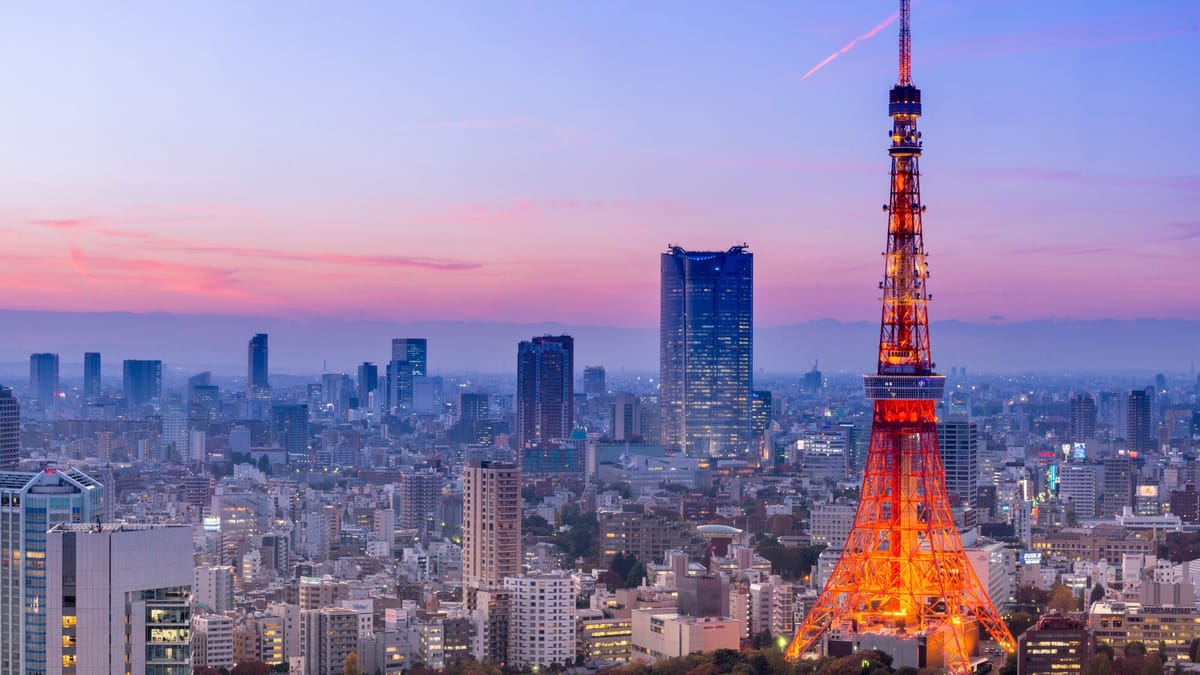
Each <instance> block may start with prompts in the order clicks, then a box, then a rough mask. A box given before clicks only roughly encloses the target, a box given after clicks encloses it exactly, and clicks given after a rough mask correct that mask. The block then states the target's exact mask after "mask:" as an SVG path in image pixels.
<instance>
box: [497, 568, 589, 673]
mask: <svg viewBox="0 0 1200 675" xmlns="http://www.w3.org/2000/svg"><path fill="white" fill-rule="evenodd" d="M504 588H505V590H507V591H508V593H509V601H508V602H509V605H508V607H509V617H508V663H509V664H511V665H512V666H514V667H516V668H524V667H530V666H531V667H533V668H547V667H549V666H550V664H552V663H557V664H565V663H571V662H573V661H574V659H575V584H574V582H573V581H572V579H571V577H570V576H568V575H567V574H565V573H563V572H561V571H560V572H557V573H554V572H551V573H531V574H527V575H520V576H511V577H508V578H506V579H505V580H504Z"/></svg>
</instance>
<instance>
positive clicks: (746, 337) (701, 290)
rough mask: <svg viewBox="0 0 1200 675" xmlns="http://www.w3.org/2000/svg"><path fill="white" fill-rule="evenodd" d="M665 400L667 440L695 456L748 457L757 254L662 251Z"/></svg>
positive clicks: (661, 382) (736, 249)
mask: <svg viewBox="0 0 1200 675" xmlns="http://www.w3.org/2000/svg"><path fill="white" fill-rule="evenodd" d="M660 319H661V322H660V332H659V392H658V400H659V408H660V415H661V418H662V440H663V443H664V444H665V445H667V446H668V447H674V448H676V449H678V450H680V451H682V452H683V453H685V454H687V455H689V456H694V457H740V456H744V455H745V454H746V453H748V452H749V450H750V446H751V415H750V409H751V395H750V388H751V375H752V373H753V338H754V256H753V254H751V253H748V252H747V251H746V246H744V245H743V246H734V247H733V248H731V249H729V250H728V251H686V250H684V249H683V248H680V247H678V246H672V247H671V248H670V249H668V250H667V252H666V253H663V254H662V304H661V315H660Z"/></svg>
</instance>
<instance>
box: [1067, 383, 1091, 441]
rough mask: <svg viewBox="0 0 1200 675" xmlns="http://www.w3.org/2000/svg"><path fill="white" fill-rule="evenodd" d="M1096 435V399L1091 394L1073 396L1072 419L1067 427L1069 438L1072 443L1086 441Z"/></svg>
mask: <svg viewBox="0 0 1200 675" xmlns="http://www.w3.org/2000/svg"><path fill="white" fill-rule="evenodd" d="M1095 436H1096V399H1094V398H1092V397H1091V396H1090V395H1089V394H1078V395H1076V396H1072V397H1071V420H1070V424H1069V426H1068V428H1067V440H1068V441H1070V442H1071V443H1086V442H1087V441H1090V440H1091V439H1092V438H1094V437H1095Z"/></svg>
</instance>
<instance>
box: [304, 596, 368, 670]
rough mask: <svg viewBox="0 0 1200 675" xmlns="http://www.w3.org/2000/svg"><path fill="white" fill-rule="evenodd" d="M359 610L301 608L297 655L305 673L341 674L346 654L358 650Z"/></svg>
mask: <svg viewBox="0 0 1200 675" xmlns="http://www.w3.org/2000/svg"><path fill="white" fill-rule="evenodd" d="M358 635H359V616H358V612H356V611H354V610H351V609H344V608H342V607H322V608H321V609H306V610H301V612H300V655H301V658H302V663H303V665H304V673H305V675H342V673H343V670H342V668H343V666H344V665H345V663H346V657H347V656H349V655H350V652H357V650H358Z"/></svg>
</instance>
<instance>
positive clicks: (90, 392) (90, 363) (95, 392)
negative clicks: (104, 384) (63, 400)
mask: <svg viewBox="0 0 1200 675" xmlns="http://www.w3.org/2000/svg"><path fill="white" fill-rule="evenodd" d="M100 388H101V385H100V352H85V353H84V355H83V397H84V398H85V399H87V400H89V401H91V400H95V399H97V398H100Z"/></svg>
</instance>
